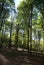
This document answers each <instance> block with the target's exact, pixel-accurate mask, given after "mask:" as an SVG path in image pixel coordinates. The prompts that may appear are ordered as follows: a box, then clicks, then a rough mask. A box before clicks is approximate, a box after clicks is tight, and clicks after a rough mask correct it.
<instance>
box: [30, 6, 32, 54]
mask: <svg viewBox="0 0 44 65" xmlns="http://www.w3.org/2000/svg"><path fill="white" fill-rule="evenodd" d="M32 11H33V5H31V20H30V55H32V52H31V51H32Z"/></svg>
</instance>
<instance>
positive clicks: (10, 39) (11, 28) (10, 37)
mask: <svg viewBox="0 0 44 65" xmlns="http://www.w3.org/2000/svg"><path fill="white" fill-rule="evenodd" d="M11 35H12V23H11V27H10V40H9V49H10V48H11Z"/></svg>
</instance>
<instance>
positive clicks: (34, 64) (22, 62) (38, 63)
mask: <svg viewBox="0 0 44 65" xmlns="http://www.w3.org/2000/svg"><path fill="white" fill-rule="evenodd" d="M0 56H2V59H3V60H5V59H6V60H7V63H5V64H4V62H6V61H2V59H0V60H1V61H0V65H44V56H42V57H40V56H36V55H32V56H30V54H29V53H28V52H27V51H26V52H24V51H15V50H9V49H3V50H0ZM9 62H10V63H9Z"/></svg>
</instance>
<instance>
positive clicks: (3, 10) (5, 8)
mask: <svg viewBox="0 0 44 65" xmlns="http://www.w3.org/2000/svg"><path fill="white" fill-rule="evenodd" d="M1 3H2V4H1ZM10 5H11V6H12V7H14V5H15V3H14V0H8V1H7V0H0V6H1V7H0V20H1V24H0V25H1V33H2V34H3V29H4V25H5V20H6V18H8V17H9V14H10ZM5 14H6V15H5ZM1 46H2V37H1Z"/></svg>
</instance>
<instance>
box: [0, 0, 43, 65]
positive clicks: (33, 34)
mask: <svg viewBox="0 0 44 65" xmlns="http://www.w3.org/2000/svg"><path fill="white" fill-rule="evenodd" d="M18 48H20V49H22V52H25V50H26V53H28V55H29V54H30V55H32V54H33V53H34V54H37V56H38V55H39V54H44V0H22V1H21V2H20V4H19V6H18V7H17V9H16V7H15V1H14V0H0V53H2V54H3V52H5V50H6V49H9V50H11V49H13V50H12V53H13V51H14V53H16V55H17V53H18V54H19V55H20V52H16V51H17V50H18ZM2 49H3V50H2ZM24 49H25V50H24ZM6 52H7V50H6ZM10 52H11V51H10ZM22 52H21V54H22ZM14 53H13V54H14ZM8 54H10V53H9V52H8V53H6V54H5V55H8ZM11 55H12V54H10V56H11ZM24 55H25V54H24ZM8 57H9V56H8ZM43 57H44V55H43ZM32 58H33V57H32ZM21 61H22V60H21ZM12 65H13V64H12ZM16 65H17V64H16ZM19 65H23V64H19ZM25 65H26V64H25ZM27 65H28V64H27ZM30 65H31V64H30ZM35 65H36V64H35ZM37 65H39V64H37ZM41 65H42V64H41ZM43 65H44V64H43Z"/></svg>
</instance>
